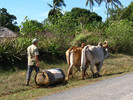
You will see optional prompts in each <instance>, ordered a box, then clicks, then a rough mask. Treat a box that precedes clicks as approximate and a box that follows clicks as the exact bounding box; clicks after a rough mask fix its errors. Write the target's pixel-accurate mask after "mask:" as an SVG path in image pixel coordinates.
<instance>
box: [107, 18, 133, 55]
mask: <svg viewBox="0 0 133 100" xmlns="http://www.w3.org/2000/svg"><path fill="white" fill-rule="evenodd" d="M132 29H133V22H131V21H128V20H121V21H115V22H112V23H110V24H109V27H108V28H107V29H106V30H105V32H106V35H105V36H106V37H107V39H108V40H109V45H110V48H111V50H112V51H113V52H125V53H128V52H131V51H132V50H133V46H132V45H133V42H132V40H133V34H132Z"/></svg>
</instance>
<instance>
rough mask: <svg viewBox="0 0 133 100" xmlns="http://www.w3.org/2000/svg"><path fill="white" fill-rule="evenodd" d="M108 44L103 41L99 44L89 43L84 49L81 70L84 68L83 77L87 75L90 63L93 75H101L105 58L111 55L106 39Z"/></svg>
mask: <svg viewBox="0 0 133 100" xmlns="http://www.w3.org/2000/svg"><path fill="white" fill-rule="evenodd" d="M105 43H106V44H104V45H102V43H101V42H99V44H98V45H97V46H93V45H87V46H85V47H84V48H83V49H82V55H81V70H82V79H84V77H85V72H86V69H87V67H89V65H90V66H91V68H90V69H91V72H92V74H93V77H99V76H100V74H99V72H100V70H101V67H102V65H103V61H104V59H105V58H107V57H108V56H109V52H108V49H107V46H108V42H107V41H105ZM95 65H96V69H97V73H96V74H95V73H94V70H93V69H94V66H95Z"/></svg>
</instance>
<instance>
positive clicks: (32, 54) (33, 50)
mask: <svg viewBox="0 0 133 100" xmlns="http://www.w3.org/2000/svg"><path fill="white" fill-rule="evenodd" d="M37 43H38V40H37V39H33V40H32V45H30V46H29V47H28V48H27V54H28V70H27V77H26V86H28V85H29V81H30V77H31V73H32V71H33V68H34V69H35V71H36V73H37V72H38V71H39V61H38V55H39V52H38V49H37V47H36V45H37Z"/></svg>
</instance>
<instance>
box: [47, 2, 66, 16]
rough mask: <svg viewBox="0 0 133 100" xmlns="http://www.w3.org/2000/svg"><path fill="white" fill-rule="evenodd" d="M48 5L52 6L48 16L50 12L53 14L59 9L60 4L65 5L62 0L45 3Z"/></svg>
mask: <svg viewBox="0 0 133 100" xmlns="http://www.w3.org/2000/svg"><path fill="white" fill-rule="evenodd" d="M47 4H48V6H50V8H52V9H51V10H50V11H49V14H48V15H49V16H50V15H51V13H52V14H55V12H56V10H60V7H62V6H65V7H66V4H65V3H64V0H53V5H51V4H49V3H47Z"/></svg>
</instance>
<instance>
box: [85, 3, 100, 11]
mask: <svg viewBox="0 0 133 100" xmlns="http://www.w3.org/2000/svg"><path fill="white" fill-rule="evenodd" d="M95 2H96V3H98V4H99V3H100V0H95ZM88 3H89V6H90V9H92V12H93V6H94V0H87V1H86V6H88Z"/></svg>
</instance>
